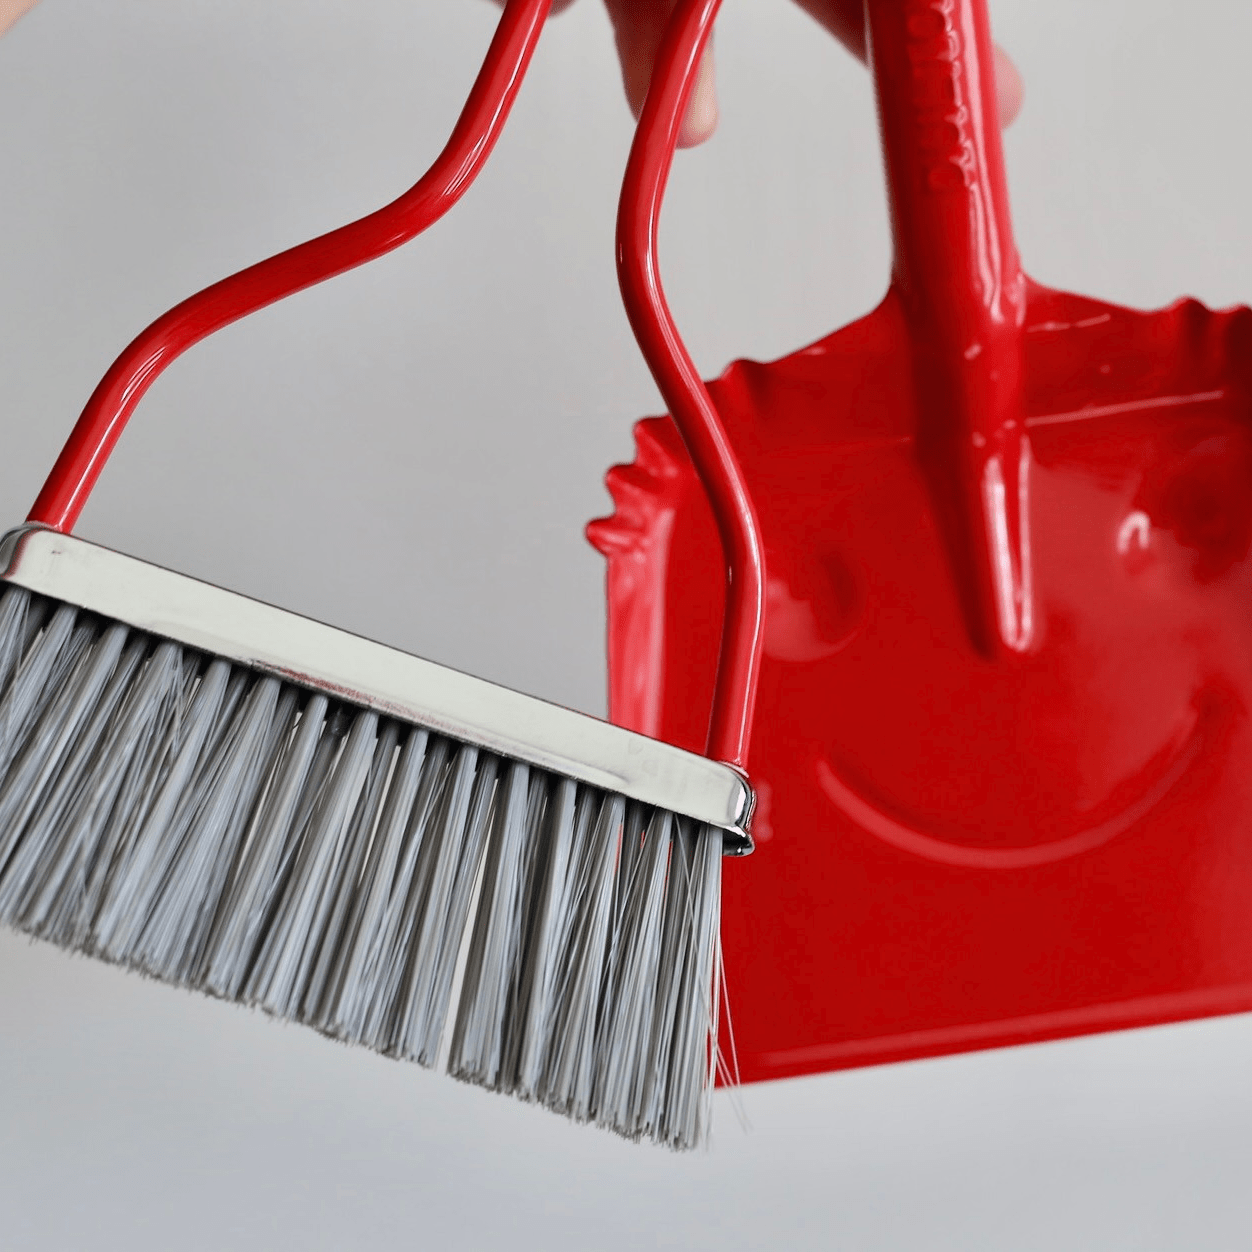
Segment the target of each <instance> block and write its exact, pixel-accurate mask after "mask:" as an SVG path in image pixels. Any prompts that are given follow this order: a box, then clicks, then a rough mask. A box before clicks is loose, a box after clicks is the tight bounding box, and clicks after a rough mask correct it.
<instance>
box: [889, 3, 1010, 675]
mask: <svg viewBox="0 0 1252 1252" xmlns="http://www.w3.org/2000/svg"><path fill="white" fill-rule="evenodd" d="M865 18H866V31H867V36H868V44H869V54H870V55H869V60H870V66H871V68H872V70H873V74H874V84H875V87H876V90H877V95H878V113H879V123H880V126H881V129H882V143H883V154H884V158H885V162H886V167H887V186H888V198H889V202H890V206H891V223H892V232H893V236H894V244H895V261H894V269H893V285H894V287H895V290H896V292H897V293H898V294H899V296H900V298H901V301H902V304H903V307H904V311H905V317H906V319H907V321H908V325H909V332H910V342H911V346H912V356H913V370H914V383H915V389H916V395H917V415H918V428H917V449H918V454H919V456H920V458H921V461H922V467H923V470H924V472H925V473H926V474H927V476H928V478H929V479H930V482H931V488H932V494H933V496H934V498H935V503H936V506H937V515H938V517H939V521H940V525H941V526H942V527H943V528H944V530H945V532H946V541H947V547H948V551H949V553H950V555H951V559H952V563H953V572H954V575H955V579H956V583H957V588H958V592H959V594H960V596H961V599H962V602H963V605H964V608H965V612H966V618H967V621H968V623H969V627H970V632H971V635H972V636H973V641H974V643H975V645H976V646H977V647H978V648H979V649H980V650H981V651H983V652H984V653H987V654H988V655H997V654H998V655H1001V656H1005V655H1011V654H1013V653H1020V652H1024V651H1026V650H1027V649H1028V648H1029V647H1030V645H1031V642H1032V637H1033V620H1034V612H1033V607H1032V603H1031V595H1032V592H1031V584H1032V579H1031V569H1030V566H1031V554H1030V533H1029V486H1030V445H1029V441H1028V440H1027V438H1026V434H1025V429H1024V427H1023V425H1022V416H1023V412H1022V365H1021V336H1022V324H1023V319H1024V316H1025V308H1026V282H1025V279H1024V277H1023V275H1022V270H1021V264H1020V262H1019V261H1018V256H1017V248H1016V246H1015V245H1014V242H1013V228H1012V224H1011V222H1010V220H1009V200H1008V188H1007V185H1006V182H1005V177H1004V154H1003V150H1002V148H1001V142H1000V126H999V118H998V115H997V113H998V111H997V104H996V88H995V81H994V56H993V46H992V43H991V33H990V27H989V24H988V21H987V10H986V4H985V0H866V4H865Z"/></svg>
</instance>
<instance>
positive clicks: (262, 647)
mask: <svg viewBox="0 0 1252 1252" xmlns="http://www.w3.org/2000/svg"><path fill="white" fill-rule="evenodd" d="M0 568H2V572H0V578H3V580H4V581H5V582H9V583H13V584H15V585H17V586H19V587H25V588H26V590H27V591H32V592H34V593H35V594H36V595H41V596H47V597H48V598H49V599H52V600H58V601H61V602H62V603H65V604H72V605H74V606H75V607H77V608H81V609H86V610H87V611H89V612H91V613H97V614H99V615H100V616H102V617H106V618H111V619H113V620H114V621H118V622H122V623H124V624H125V625H127V626H130V627H133V628H134V629H135V630H140V631H143V632H145V633H146V634H150V635H154V636H157V637H159V638H162V639H170V640H172V641H174V642H175V643H180V644H183V645H185V646H186V647H189V648H193V649H195V650H196V651H199V652H205V653H208V654H211V655H213V656H218V657H222V658H223V659H225V660H229V661H233V662H235V663H236V664H238V665H241V666H244V667H246V668H247V669H251V670H255V671H257V672H259V673H263V674H272V675H273V676H274V677H276V678H279V679H282V680H284V681H286V682H290V683H293V684H295V685H296V686H298V687H304V688H307V689H310V690H315V691H322V692H324V693H325V694H326V695H327V696H329V697H330V698H331V699H333V700H336V701H341V702H343V703H345V704H350V705H354V706H356V707H359V708H367V709H372V710H374V711H375V712H377V713H379V714H381V715H383V716H385V717H392V718H395V719H397V720H398V721H402V722H407V723H411V724H414V725H419V726H424V727H426V728H427V729H429V730H432V731H435V732H437V733H439V734H442V735H446V736H448V737H449V738H452V739H456V740H459V741H461V742H467V743H473V744H477V745H478V746H479V747H482V748H485V749H487V750H488V751H490V752H494V753H496V754H497V755H499V756H502V757H506V758H508V759H510V760H517V761H523V762H525V763H526V764H527V765H533V766H536V767H537V768H539V769H543V770H546V771H548V772H550V773H553V774H560V775H562V776H564V777H566V778H572V779H574V780H575V781H577V782H581V783H586V784H588V785H589V786H592V787H598V788H600V789H602V790H605V791H611V792H615V793H616V794H618V795H622V796H625V797H626V798H627V799H629V800H637V801H639V802H640V803H642V804H646V805H649V806H650V807H653V808H658V809H664V810H666V811H668V812H671V813H675V814H678V815H679V816H682V817H687V818H690V819H691V820H692V821H695V822H699V823H701V824H705V825H709V826H716V827H717V828H718V829H720V830H721V831H723V832H724V841H723V851H724V852H725V853H726V854H727V855H732V856H742V855H744V854H746V853H748V852H751V851H752V838H751V836H750V835H749V834H748V830H747V824H748V818H749V816H750V814H751V809H752V792H751V789H750V788H749V786H748V784H747V782H746V781H745V780H744V778H743V776H742V775H741V774H740V773H739V772H738V771H737V770H735V769H733V768H731V767H730V766H728V765H722V764H720V763H719V762H717V761H710V760H709V759H708V758H707V757H702V756H697V755H696V754H695V753H692V752H686V751H684V750H683V749H681V748H676V747H673V746H672V745H670V744H667V743H662V742H660V741H659V740H656V739H649V738H648V737H647V736H645V735H639V734H636V733H634V732H633V731H629V730H624V729H623V728H622V727H620V726H614V725H612V724H611V723H609V722H604V721H601V720H600V719H599V718H595V717H590V716H588V715H587V714H585V713H577V712H574V711H573V710H571V709H566V708H562V707H561V706H559V705H556V704H551V703H549V702H547V701H545V700H540V699H537V698H536V697H534V696H528V695H523V694H522V693H520V692H517V691H512V690H510V689H508V688H507V687H501V686H499V685H497V684H495V683H491V682H488V681H486V680H485V679H482V678H476V677H474V676H473V675H470V674H463V673H461V672H460V671H459V670H454V669H450V668H449V667H447V666H444V665H437V664H435V663H434V662H433V661H427V660H423V659H422V658H421V657H416V656H412V655H411V654H409V653H407V652H401V651H400V650H399V649H396V648H389V647H387V646H385V645H384V644H380V643H374V642H372V641H370V640H368V639H364V638H362V637H361V636H359V635H353V634H350V633H349V632H348V631H344V630H338V629H336V628H335V627H333V626H326V625H323V624H322V623H321V622H315V621H313V620H311V619H310V618H307V617H301V616H300V615H299V614H296V613H290V612H288V611H286V610H285V609H279V608H275V607H274V606H272V605H269V604H264V603H262V602H261V601H259V600H253V599H250V598H249V597H247V596H242V595H239V594H237V593H236V592H232V591H225V590H223V589H222V588H220V587H214V586H212V585H210V584H208V583H204V582H201V581H199V580H198V579H195V578H189V577H187V576H186V575H184V574H178V573H174V572H173V571H171V570H167V569H162V568H161V567H160V566H157V565H152V564H149V563H148V562H147V561H141V560H137V559H136V558H135V557H131V556H125V555H123V554H122V553H119V552H113V551H111V550H110V549H108V548H103V547H100V546H98V545H96V544H93V543H88V542H86V541H85V540H82V539H77V538H75V537H74V536H72V535H64V534H61V533H59V532H57V531H54V530H49V529H45V528H43V527H38V526H23V527H19V528H17V529H15V530H11V531H9V532H8V533H7V534H6V535H5V536H4V537H3V539H0Z"/></svg>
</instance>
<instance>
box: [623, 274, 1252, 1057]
mask: <svg viewBox="0 0 1252 1252" xmlns="http://www.w3.org/2000/svg"><path fill="white" fill-rule="evenodd" d="M895 317H896V311H895V310H893V309H892V308H891V307H890V302H888V305H885V306H884V307H883V308H882V309H880V310H878V311H877V312H876V313H875V314H873V315H871V317H869V318H866V319H864V320H863V321H862V322H860V323H857V324H855V325H854V326H852V327H849V328H847V329H846V330H844V331H842V332H839V334H837V335H834V336H831V337H830V338H829V339H827V340H825V341H823V342H822V343H821V344H819V345H816V346H815V348H814V349H812V350H809V351H806V352H804V353H799V354H797V355H796V356H794V357H791V358H787V359H786V360H784V361H782V362H777V363H775V364H772V365H768V366H761V365H755V364H751V363H741V364H739V365H736V366H735V367H733V368H732V369H731V371H729V372H728V374H727V376H726V377H725V378H724V379H723V380H721V382H719V383H718V384H717V385H716V394H717V398H718V401H719V405H720V407H721V409H722V411H723V414H724V416H725V418H726V421H727V424H728V427H729V428H730V431H731V435H732V439H733V440H734V442H735V445H736V448H737V451H738V452H739V455H740V457H741V459H742V461H743V462H744V464H745V465H746V466H747V470H748V475H749V479H750V483H751V487H752V490H753V493H754V500H755V502H756V504H757V508H758V511H759V514H760V517H761V525H762V530H763V534H764V540H765V546H766V554H767V565H768V576H769V598H768V604H767V619H766V648H765V650H766V657H765V662H764V665H763V671H762V681H761V690H760V696H759V702H758V711H757V727H758V730H757V732H756V738H755V741H754V746H753V753H752V758H751V760H750V770H751V774H752V777H753V781H754V783H756V784H757V787H758V792H759V797H760V805H759V810H758V818H757V823H756V835H757V841H758V852H757V855H756V856H755V857H754V858H752V860H751V862H745V863H743V864H742V865H736V866H732V867H729V869H728V873H727V875H726V882H725V904H724V912H723V941H724V946H725V952H726V966H727V980H728V990H729V1001H730V1009H731V1013H732V1014H733V1021H734V1024H735V1044H736V1046H737V1052H738V1058H739V1064H740V1068H741V1072H742V1074H743V1077H744V1078H745V1079H747V1080H752V1079H761V1078H769V1077H778V1076H783V1075H786V1074H795V1073H805V1072H811V1071H816V1070H824V1069H834V1068H841V1067H845V1066H851V1065H861V1064H869V1063H875V1062H878V1061H886V1060H894V1059H902V1058H905V1057H909V1056H921V1055H929V1054H933V1053H938V1052H948V1051H958V1050H964V1049H967V1048H974V1047H986V1046H993V1045H996V1044H1002V1043H1016V1042H1025V1041H1027V1040H1030V1039H1041V1038H1049V1037H1055V1036H1058V1035H1066V1034H1077V1033H1086V1032H1089V1031H1093V1030H1103V1029H1115V1028H1119V1027H1122V1026H1128V1025H1141V1024H1146V1023H1149V1022H1154V1021H1165V1020H1172V1019H1176V1018H1182V1017H1190V1016H1200V1015H1206V1014H1211V1013H1222V1012H1235V1011H1241V1010H1245V1009H1252V909H1249V908H1248V903H1247V902H1248V901H1249V900H1250V899H1252V785H1250V782H1252V768H1249V767H1250V766H1252V733H1250V730H1249V725H1248V718H1247V710H1248V708H1250V707H1252V571H1250V569H1249V563H1248V549H1249V541H1250V540H1252V490H1250V489H1249V488H1250V487H1252V436H1250V433H1249V428H1250V425H1252V423H1250V422H1249V417H1250V416H1252V409H1250V407H1249V403H1248V400H1247V396H1248V389H1247V381H1248V380H1247V379H1246V377H1245V374H1246V365H1245V362H1247V361H1248V360H1250V359H1252V354H1249V353H1248V352H1247V350H1246V347H1247V345H1246V344H1245V342H1244V341H1245V340H1246V339H1247V338H1248V335H1249V315H1248V314H1247V312H1246V311H1239V312H1235V313H1231V314H1212V313H1209V312H1208V311H1206V310H1204V309H1202V308H1201V307H1200V306H1198V305H1195V304H1194V303H1185V304H1182V305H1179V306H1176V307H1175V308H1173V309H1170V310H1165V311H1163V312H1161V313H1159V314H1138V313H1132V312H1129V311H1127V310H1122V309H1116V308H1113V307H1112V306H1108V305H1101V304H1098V303H1097V302H1095V301H1090V300H1085V299H1082V298H1079V297H1070V296H1064V295H1063V294H1061V293H1054V292H1047V291H1045V290H1043V289H1041V288H1035V289H1034V291H1033V294H1032V303H1031V314H1030V317H1029V319H1028V325H1027V336H1026V341H1027V360H1026V363H1027V369H1028V373H1029V380H1030V385H1029V386H1028V404H1029V408H1028V411H1027V414H1026V417H1027V424H1028V428H1029V430H1030V439H1031V444H1032V450H1033V457H1034V464H1033V467H1032V474H1031V487H1032V496H1031V508H1030V516H1031V528H1030V534H1031V543H1032V556H1033V565H1034V577H1035V587H1034V590H1035V595H1036V606H1037V615H1038V622H1037V637H1036V639H1035V642H1034V644H1033V646H1032V647H1031V649H1030V650H1029V651H1028V652H1027V653H1026V654H1025V655H1023V656H1019V657H1014V658H1010V659H1008V660H1003V659H1001V660H996V661H992V660H988V659H986V658H985V657H983V656H981V655H979V654H978V653H977V652H976V651H975V650H974V649H973V648H972V647H971V645H970V643H969V636H968V632H967V630H966V628H965V621H964V620H963V618H962V612H961V605H960V603H959V601H958V597H957V594H956V592H955V591H954V589H953V579H952V575H951V572H950V566H949V564H948V560H947V555H946V552H945V547H944V543H943V539H942V535H941V533H940V528H939V526H938V525H937V523H936V520H935V516H934V511H933V507H932V500H931V496H930V495H929V493H928V491H927V488H926V483H925V480H924V478H923V475H922V473H921V471H920V469H919V465H918V458H917V453H916V450H915V447H914V445H913V442H912V431H913V420H914V417H913V409H912V404H913V402H912V399H911V396H910V393H909V379H908V370H907V363H906V361H905V362H904V363H903V364H902V356H903V353H902V349H901V339H900V335H899V332H898V326H897V325H896V324H895V322H894V321H893V319H894V318H895ZM640 469H641V470H643V471H644V473H645V475H647V478H646V480H645V481H647V482H648V483H650V484H651V486H650V492H639V491H636V494H635V495H634V496H633V497H632V498H631V501H630V502H629V508H628V507H619V513H618V516H617V518H616V519H615V521H614V522H613V523H611V524H612V525H615V526H619V527H623V528H625V527H627V526H629V527H630V528H631V529H632V530H633V533H634V534H635V535H637V536H638V539H637V540H636V542H637V550H636V551H635V553H634V554H633V555H634V556H635V559H636V560H637V561H638V560H640V558H642V563H643V567H644V568H646V569H647V570H648V577H641V576H640V574H639V565H636V567H635V570H634V579H635V582H634V584H633V586H635V587H638V586H646V587H650V588H651V590H652V591H653V592H654V593H655V594H656V595H657V596H658V597H659V599H660V601H662V602H663V603H664V605H665V613H664V619H663V620H664V628H663V630H662V631H661V633H660V634H659V635H658V636H656V637H649V636H648V635H647V633H646V632H643V633H642V634H640V633H636V634H635V635H633V636H628V634H627V632H626V630H625V626H626V624H627V623H628V622H633V623H638V622H640V621H641V620H644V621H646V620H647V619H646V615H645V614H644V613H643V611H642V609H641V596H640V594H639V593H637V592H633V591H632V589H631V585H628V583H627V581H626V580H625V579H624V578H623V579H622V580H619V581H615V578H614V567H613V565H612V564H611V565H610V640H611V647H613V646H615V648H616V650H615V652H614V654H613V656H612V683H613V704H612V708H613V713H614V716H615V717H621V718H622V719H623V721H624V722H625V724H628V725H632V726H635V727H637V728H639V729H647V730H649V731H650V732H651V733H656V734H659V735H662V736H664V737H667V738H672V739H673V741H674V742H678V743H686V744H690V743H692V742H694V741H695V740H696V738H697V737H698V735H699V734H700V733H701V731H702V728H701V725H700V718H699V716H698V712H699V711H700V710H702V709H706V708H707V707H708V698H709V693H710V692H711V685H712V675H713V665H714V659H715V657H716V646H717V631H718V623H719V621H720V611H721V609H720V586H719V579H720V568H719V562H718V560H717V557H716V553H717V547H716V536H715V533H714V531H713V528H712V523H711V521H710V519H709V517H708V514H707V508H706V506H705V505H704V503H703V500H702V499H701V497H700V494H699V492H698V490H697V489H696V488H695V485H694V480H693V479H692V478H691V475H690V470H689V468H688V467H687V465H686V461H685V457H684V456H683V453H682V450H681V446H680V445H678V444H677V442H676V441H675V440H674V438H673V435H672V430H671V428H670V427H669V425H668V423H667V422H664V421H657V422H650V423H645V424H644V425H643V427H641V430H640V455H639V458H638V460H637V462H636V471H638V470H640ZM675 471H676V472H675ZM639 481H640V480H639V478H638V477H636V479H635V480H634V483H635V486H636V487H637V486H638V483H639ZM619 504H620V502H619ZM628 512H629V516H627V514H628ZM649 578H650V579H651V580H652V581H651V582H649ZM632 596H633V597H634V598H633V599H632ZM615 628H616V633H615ZM641 690H642V691H649V692H650V693H651V701H650V702H649V703H647V704H644V703H642V702H640V701H639V700H638V699H637V698H636V697H635V695H634V693H636V692H639V691H641Z"/></svg>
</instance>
